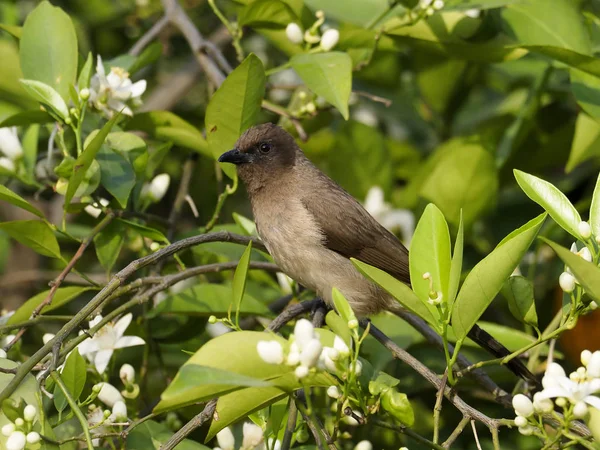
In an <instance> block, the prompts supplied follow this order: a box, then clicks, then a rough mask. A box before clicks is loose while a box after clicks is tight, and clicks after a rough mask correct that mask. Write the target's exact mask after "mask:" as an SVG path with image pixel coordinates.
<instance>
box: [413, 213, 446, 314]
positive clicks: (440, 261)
mask: <svg viewBox="0 0 600 450" xmlns="http://www.w3.org/2000/svg"><path fill="white" fill-rule="evenodd" d="M410 248H411V252H410V254H409V258H408V259H409V267H410V280H411V284H412V288H413V291H415V294H417V297H419V299H420V300H421V301H422V302H423V304H425V305H426V306H427V307H428V308H429V310H430V311H431V312H432V314H436V313H435V307H433V306H430V305H429V303H428V300H429V294H430V292H431V288H430V282H433V291H434V292H441V295H442V296H443V297H442V298H443V299H444V301H447V300H446V299H448V282H449V279H450V258H451V257H450V231H449V230H448V224H447V223H446V219H444V215H443V214H442V212H441V211H440V210H439V209H438V208H437V207H436V206H435V205H434V204H432V203H430V204H429V205H427V207H426V208H425V211H424V212H423V215H422V216H421V218H420V219H419V223H418V224H417V227H416V229H415V234H414V236H413V238H412V241H411V244H410ZM425 273H429V274H430V276H431V278H430V279H424V278H423V275H424V274H425ZM434 317H435V316H434Z"/></svg>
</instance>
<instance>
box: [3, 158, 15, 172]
mask: <svg viewBox="0 0 600 450" xmlns="http://www.w3.org/2000/svg"><path fill="white" fill-rule="evenodd" d="M0 167H2V168H3V169H6V170H8V171H9V172H14V171H15V163H14V162H13V161H12V159H8V158H5V157H4V156H0Z"/></svg>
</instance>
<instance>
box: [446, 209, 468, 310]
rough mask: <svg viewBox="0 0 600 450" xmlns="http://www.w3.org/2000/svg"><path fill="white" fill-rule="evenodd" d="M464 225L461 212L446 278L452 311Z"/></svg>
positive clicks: (460, 271) (461, 259)
mask: <svg viewBox="0 0 600 450" xmlns="http://www.w3.org/2000/svg"><path fill="white" fill-rule="evenodd" d="M464 234H465V232H464V227H463V220H462V212H461V214H460V220H459V222H458V232H457V233H456V241H455V242H454V253H453V254H452V261H451V263H450V279H449V280H448V308H449V309H450V311H452V305H454V300H456V294H458V286H459V285H460V276H461V274H462V263H463V247H464V241H465V236H464Z"/></svg>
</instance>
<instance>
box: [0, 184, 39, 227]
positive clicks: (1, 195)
mask: <svg viewBox="0 0 600 450" xmlns="http://www.w3.org/2000/svg"><path fill="white" fill-rule="evenodd" d="M0 200H4V201H5V202H8V203H10V204H12V205H15V206H18V207H19V208H21V209H24V210H25V211H29V212H30V213H33V214H35V215H36V216H38V217H39V218H40V219H43V218H44V214H43V213H42V212H41V211H40V210H39V209H37V208H36V207H35V206H33V205H32V204H30V203H29V202H28V201H27V200H25V199H24V198H23V197H21V196H20V195H17V194H15V193H14V192H13V191H11V190H10V189H8V188H7V187H6V186H4V185H2V184H0Z"/></svg>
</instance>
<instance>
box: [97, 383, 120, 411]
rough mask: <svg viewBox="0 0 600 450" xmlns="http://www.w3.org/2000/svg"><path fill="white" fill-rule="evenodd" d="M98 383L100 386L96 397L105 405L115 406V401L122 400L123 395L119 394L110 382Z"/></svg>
mask: <svg viewBox="0 0 600 450" xmlns="http://www.w3.org/2000/svg"><path fill="white" fill-rule="evenodd" d="M99 384H101V385H102V386H101V388H100V392H99V393H98V398H99V399H100V401H101V402H102V403H104V404H105V405H106V406H109V407H111V408H112V407H113V406H115V403H117V402H119V401H121V402H122V401H123V397H122V396H121V393H120V392H119V391H118V390H117V388H116V387H114V386H113V385H112V384H109V383H104V382H102V383H99Z"/></svg>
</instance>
